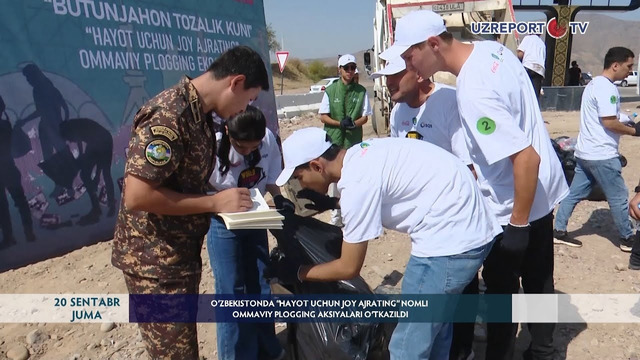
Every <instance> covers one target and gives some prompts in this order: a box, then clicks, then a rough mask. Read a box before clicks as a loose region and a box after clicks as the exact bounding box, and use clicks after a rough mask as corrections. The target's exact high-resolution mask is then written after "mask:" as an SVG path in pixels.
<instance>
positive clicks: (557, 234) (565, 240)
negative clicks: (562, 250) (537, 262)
mask: <svg viewBox="0 0 640 360" xmlns="http://www.w3.org/2000/svg"><path fill="white" fill-rule="evenodd" d="M553 243H554V244H558V245H567V246H571V247H582V241H580V240H576V239H573V238H571V237H569V234H568V233H567V232H566V231H563V230H553Z"/></svg>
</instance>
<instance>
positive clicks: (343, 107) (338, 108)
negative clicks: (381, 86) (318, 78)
mask: <svg viewBox="0 0 640 360" xmlns="http://www.w3.org/2000/svg"><path fill="white" fill-rule="evenodd" d="M366 92H367V90H366V89H365V88H364V86H362V85H360V84H356V83H353V82H352V83H351V84H348V85H345V84H344V83H343V82H342V80H338V81H336V82H334V83H333V84H331V85H329V87H327V89H326V90H325V93H326V94H327V96H328V97H329V116H330V117H331V118H332V119H333V120H337V121H338V122H339V121H340V120H342V119H343V118H344V117H345V116H347V115H348V116H351V119H353V121H356V120H358V119H359V118H360V117H361V116H362V104H363V103H364V97H365V95H366ZM324 130H325V131H326V132H327V134H328V135H329V137H331V142H332V143H334V144H336V145H339V146H341V147H343V148H345V149H348V148H350V147H351V146H352V145H354V144H357V143H360V142H362V126H356V128H355V129H352V130H343V129H341V128H340V126H332V125H327V124H325V125H324Z"/></svg>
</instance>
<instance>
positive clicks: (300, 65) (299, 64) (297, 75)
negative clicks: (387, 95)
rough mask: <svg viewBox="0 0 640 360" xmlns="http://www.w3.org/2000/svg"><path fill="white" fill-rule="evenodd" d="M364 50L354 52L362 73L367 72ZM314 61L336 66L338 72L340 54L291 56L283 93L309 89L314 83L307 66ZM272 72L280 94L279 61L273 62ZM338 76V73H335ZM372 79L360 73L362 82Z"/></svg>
mask: <svg viewBox="0 0 640 360" xmlns="http://www.w3.org/2000/svg"><path fill="white" fill-rule="evenodd" d="M364 52H365V50H361V51H357V52H354V53H352V55H353V56H355V57H356V62H357V65H358V69H359V70H360V73H361V74H366V72H365V71H364ZM314 61H319V62H321V63H322V64H324V65H325V66H327V67H335V68H336V72H337V67H338V56H337V55H336V57H328V58H319V59H304V60H301V59H297V58H289V59H288V60H287V64H286V66H285V68H284V91H283V93H285V94H286V93H304V92H308V91H309V86H311V84H313V83H314V81H312V80H311V79H310V78H309V75H308V73H307V72H306V67H307V66H308V65H309V64H311V63H312V62H314ZM271 72H272V73H273V87H274V89H275V93H276V95H280V82H281V75H280V69H279V68H278V63H277V62H275V63H272V64H271ZM334 76H337V75H334ZM370 82H371V80H369V78H368V77H367V76H366V75H365V76H362V75H360V83H361V84H363V85H364V84H365V83H370Z"/></svg>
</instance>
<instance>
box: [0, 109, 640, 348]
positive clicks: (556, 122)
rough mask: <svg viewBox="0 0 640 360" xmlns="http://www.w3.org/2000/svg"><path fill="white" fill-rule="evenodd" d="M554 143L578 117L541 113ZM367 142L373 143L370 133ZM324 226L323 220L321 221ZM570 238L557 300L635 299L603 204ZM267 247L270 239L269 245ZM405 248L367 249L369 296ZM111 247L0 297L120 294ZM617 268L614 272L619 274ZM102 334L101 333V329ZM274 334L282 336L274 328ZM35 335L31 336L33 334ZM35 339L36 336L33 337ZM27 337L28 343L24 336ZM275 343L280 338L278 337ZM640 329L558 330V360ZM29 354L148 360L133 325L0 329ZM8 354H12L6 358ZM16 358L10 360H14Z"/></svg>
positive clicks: (50, 269)
mask: <svg viewBox="0 0 640 360" xmlns="http://www.w3.org/2000/svg"><path fill="white" fill-rule="evenodd" d="M636 105H638V104H637V103H627V104H623V106H622V109H623V110H626V109H629V110H630V113H632V112H634V111H636ZM544 118H545V120H546V122H548V124H547V127H548V129H549V132H550V135H551V137H552V138H555V137H558V136H561V135H568V136H575V135H577V132H578V123H579V114H578V112H570V113H566V112H565V113H563V112H547V113H544ZM280 124H281V135H282V137H283V138H286V137H287V136H288V135H289V134H290V133H291V132H292V131H293V130H295V129H298V128H302V127H308V126H320V121H319V119H318V118H317V116H314V115H309V116H304V117H301V118H294V119H286V120H284V121H281V123H280ZM365 131H366V135H369V136H375V135H374V134H373V131H372V128H371V126H370V125H367V126H366V130H365ZM621 152H622V154H624V155H626V156H627V158H628V159H629V165H628V166H627V167H625V168H624V169H623V176H624V179H625V181H626V184H627V187H628V188H629V189H633V188H634V187H635V186H636V185H637V183H638V179H639V178H640V162H638V161H635V157H636V156H635V155H636V154H638V153H639V152H640V140H638V139H637V138H632V137H628V136H626V137H623V138H622V140H621ZM321 218H323V219H324V220H326V219H327V215H323V216H321ZM569 231H570V232H571V233H572V234H573V235H575V236H577V238H578V239H580V240H581V241H583V242H584V246H583V247H582V248H578V249H575V248H569V247H563V246H556V248H555V261H556V268H555V283H556V289H557V291H558V292H562V293H571V294H589V293H615V294H622V293H625V294H636V293H638V292H640V272H634V271H630V270H626V264H627V262H628V258H629V256H628V254H626V253H623V252H621V251H620V250H619V249H618V247H617V246H616V244H617V243H616V238H617V233H616V230H615V228H614V225H613V222H612V220H611V217H610V213H609V208H608V205H607V204H606V202H589V201H583V202H581V203H580V204H579V205H578V206H577V208H576V210H575V212H574V214H573V216H572V218H571V221H570V223H569ZM271 243H272V244H273V239H271ZM409 251H410V242H409V240H408V237H407V236H406V235H404V234H399V233H396V232H393V231H386V232H385V234H384V236H382V237H380V238H379V239H378V240H375V241H372V242H371V243H370V245H369V249H368V253H367V259H366V262H365V265H364V268H363V270H362V273H361V275H362V276H363V277H364V279H365V280H366V281H367V282H368V283H369V285H370V286H371V287H372V288H374V287H376V286H377V285H378V284H380V283H381V282H382V280H383V278H384V276H385V275H387V274H389V273H391V272H392V271H393V270H397V271H400V272H403V271H404V267H405V265H406V262H407V261H408V258H409ZM110 255H111V241H107V242H102V243H99V244H96V245H93V246H87V247H84V248H82V249H79V250H76V251H74V252H71V253H69V254H67V255H64V256H62V257H58V258H54V259H49V260H46V261H42V262H40V263H37V264H33V265H30V266H26V267H23V268H19V269H15V270H10V271H6V272H4V273H1V274H0V293H2V294H11V293H19V294H25V293H78V294H107V293H111V294H122V293H126V287H125V284H124V281H123V278H122V274H121V272H120V271H119V270H117V269H116V268H114V267H113V266H111V264H110ZM202 257H203V263H204V264H205V265H204V272H203V276H202V283H201V286H200V289H201V293H212V292H213V277H212V275H211V268H210V266H209V259H208V256H207V251H206V249H203V250H202ZM617 265H618V266H617ZM104 330H107V329H104ZM198 330H199V342H200V353H201V354H202V357H203V358H206V359H216V358H217V352H216V341H215V336H216V332H215V324H199V325H198ZM277 330H278V331H279V332H281V335H282V332H283V331H285V326H284V325H283V324H277ZM34 331H35V332H34ZM34 334H36V335H40V336H34ZM27 335H30V336H27ZM477 335H478V336H477V338H476V340H477V341H476V348H475V350H476V359H483V356H482V354H481V352H482V348H483V347H484V344H483V337H482V331H481V329H480V327H478V334H477ZM281 338H284V337H282V336H281ZM639 338H640V324H560V325H558V327H557V330H556V336H555V340H556V346H557V348H558V349H559V350H560V352H561V354H562V355H563V357H562V358H563V359H564V358H566V359H576V360H577V359H607V360H618V359H620V360H622V359H636V360H637V359H638V357H639V355H638V354H640V343H638V339H639ZM526 339H527V334H526V330H525V331H521V332H520V334H519V337H518V355H517V356H516V359H520V358H521V355H520V353H521V352H522V351H523V350H524V348H525V347H526ZM25 349H28V351H29V353H30V357H29V358H30V359H147V358H148V356H147V354H146V351H145V350H144V346H143V344H142V342H141V338H140V335H139V333H138V330H137V326H136V324H116V326H115V328H113V329H111V330H109V331H103V329H101V324H82V325H81V324H2V325H0V359H5V358H8V353H9V352H11V354H12V355H13V353H15V352H17V351H19V350H25ZM10 350H11V351H10ZM12 358H16V357H12Z"/></svg>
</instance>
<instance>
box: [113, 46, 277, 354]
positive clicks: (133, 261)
mask: <svg viewBox="0 0 640 360" xmlns="http://www.w3.org/2000/svg"><path fill="white" fill-rule="evenodd" d="M268 89H269V79H268V75H267V71H266V68H265V64H264V62H263V61H262V59H261V58H260V55H259V54H258V53H256V52H255V51H253V50H251V49H250V48H248V47H245V46H238V47H235V48H232V49H230V50H228V51H227V52H225V53H224V54H222V55H220V57H219V58H218V59H216V61H214V62H213V64H211V66H210V67H209V69H208V70H207V72H205V73H204V74H202V75H200V76H198V77H197V78H195V79H190V78H188V77H186V76H185V77H183V78H182V79H181V80H180V82H179V83H178V84H177V85H175V86H173V87H171V88H169V89H167V90H165V91H163V92H161V93H160V94H158V95H156V96H155V97H154V98H153V99H151V100H149V102H147V103H146V104H145V105H144V106H143V107H142V108H141V109H140V110H139V111H138V113H137V114H136V116H135V119H134V124H133V127H132V138H131V141H130V143H129V154H128V158H127V164H126V167H125V185H124V188H123V192H122V202H121V204H120V212H119V214H118V219H117V223H116V229H115V236H114V243H113V254H112V263H113V265H114V266H116V267H117V268H119V269H121V270H122V271H123V272H124V277H125V282H126V284H127V288H128V290H129V293H131V294H198V287H199V284H200V272H201V268H202V260H201V258H200V250H201V248H202V242H203V239H204V236H205V235H206V233H207V230H208V229H209V224H210V221H211V213H218V212H236V211H246V210H248V209H249V208H251V206H252V202H251V199H250V195H249V190H247V189H237V188H236V189H228V190H225V191H221V192H218V193H216V194H214V195H208V194H207V190H208V185H207V184H208V181H209V177H210V176H211V172H212V171H213V168H214V161H215V144H216V141H215V133H214V131H213V120H212V117H211V112H215V113H216V114H217V115H219V116H220V117H222V118H225V119H226V118H230V117H232V116H234V115H236V114H238V113H240V112H242V111H244V109H245V108H246V106H247V105H248V103H249V102H250V101H252V100H255V99H256V97H257V96H258V94H259V93H260V91H261V90H268ZM183 304H184V303H183ZM138 310H139V309H138ZM178 310H182V311H187V312H193V311H194V309H193V308H191V309H183V308H181V309H178ZM139 326H140V330H141V333H142V337H143V339H144V341H145V343H146V347H147V351H148V353H149V355H150V357H151V358H152V359H160V358H161V359H181V360H184V359H198V340H197V334H196V324H195V322H185V323H144V322H141V323H140V324H139Z"/></svg>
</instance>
